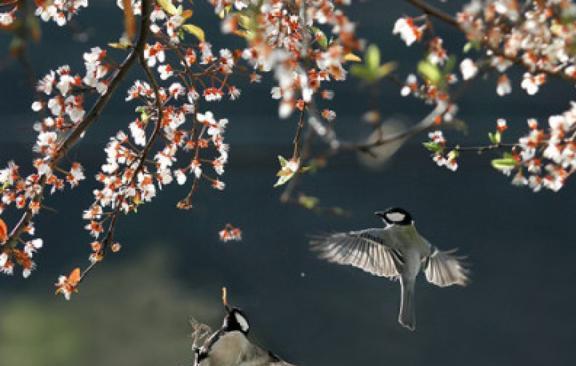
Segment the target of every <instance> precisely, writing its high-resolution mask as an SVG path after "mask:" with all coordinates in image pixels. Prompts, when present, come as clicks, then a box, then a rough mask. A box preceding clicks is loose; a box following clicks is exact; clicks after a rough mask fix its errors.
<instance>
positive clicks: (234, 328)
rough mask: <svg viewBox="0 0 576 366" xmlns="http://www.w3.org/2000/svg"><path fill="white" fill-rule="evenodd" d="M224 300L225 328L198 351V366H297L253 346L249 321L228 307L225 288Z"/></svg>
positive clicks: (238, 310)
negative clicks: (249, 333)
mask: <svg viewBox="0 0 576 366" xmlns="http://www.w3.org/2000/svg"><path fill="white" fill-rule="evenodd" d="M222 300H223V303H224V308H225V309H226V316H225V317H224V321H223V323H222V326H221V328H220V329H219V330H218V331H216V332H215V333H214V334H212V335H211V336H210V337H209V338H207V340H206V342H205V343H204V345H203V346H202V347H200V348H197V349H196V350H195V352H196V362H195V366H294V365H291V364H289V363H287V362H284V361H282V360H281V359H280V358H279V357H278V356H276V355H275V354H274V353H272V352H270V351H266V350H263V349H262V348H260V347H258V346H257V345H255V344H253V343H252V342H250V340H249V339H248V337H247V336H248V332H249V331H250V324H249V322H248V318H247V317H246V314H244V312H243V311H242V310H240V309H238V308H236V307H231V306H229V305H228V302H227V299H226V289H225V288H224V289H223V294H222Z"/></svg>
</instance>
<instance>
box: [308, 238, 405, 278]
mask: <svg viewBox="0 0 576 366" xmlns="http://www.w3.org/2000/svg"><path fill="white" fill-rule="evenodd" d="M389 241H390V239H389V238H388V235H387V233H386V230H385V229H366V230H360V231H351V232H347V233H337V234H332V235H328V236H324V237H319V238H316V239H315V240H313V241H311V242H310V244H311V245H312V249H313V250H314V251H316V252H318V253H319V257H320V258H322V259H325V260H327V261H329V262H333V263H338V264H344V265H351V266H354V267H357V268H360V269H362V270H364V271H366V272H368V273H371V274H373V275H376V276H381V277H397V276H398V275H399V273H398V268H397V267H398V266H397V262H398V260H397V259H396V257H398V255H397V254H395V253H394V250H393V249H392V248H391V247H390V246H389Z"/></svg>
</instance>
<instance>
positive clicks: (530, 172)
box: [493, 102, 576, 192]
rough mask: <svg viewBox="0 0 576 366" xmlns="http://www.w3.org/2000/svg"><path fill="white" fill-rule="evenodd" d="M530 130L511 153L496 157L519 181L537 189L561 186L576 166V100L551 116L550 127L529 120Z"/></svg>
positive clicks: (515, 181) (506, 172) (505, 171)
mask: <svg viewBox="0 0 576 366" xmlns="http://www.w3.org/2000/svg"><path fill="white" fill-rule="evenodd" d="M528 127H529V133H528V134H527V135H526V136H523V137H521V138H520V139H519V140H518V143H517V145H516V147H515V148H514V149H513V150H512V153H511V154H505V156H504V157H503V158H502V159H496V160H494V161H493V165H495V167H497V168H498V169H499V170H501V171H502V172H503V173H505V174H511V173H514V177H513V180H512V183H513V184H516V185H527V186H529V187H530V188H531V189H532V190H534V191H536V192H537V191H539V190H541V189H542V188H547V189H550V190H553V191H558V190H560V189H561V188H562V187H563V186H564V183H565V182H566V179H568V177H570V176H571V175H572V174H573V173H574V171H575V170H576V103H574V102H573V103H572V105H571V108H570V109H569V110H567V111H566V112H564V113H563V114H561V115H555V116H550V117H549V118H548V127H547V128H540V127H539V125H538V122H537V121H536V120H535V119H529V120H528Z"/></svg>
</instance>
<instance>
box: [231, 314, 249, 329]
mask: <svg viewBox="0 0 576 366" xmlns="http://www.w3.org/2000/svg"><path fill="white" fill-rule="evenodd" d="M234 317H235V318H236V321H237V322H238V324H239V325H240V328H241V329H242V331H243V332H247V331H248V329H250V326H249V325H248V320H246V318H245V317H243V316H242V315H240V314H238V313H235V314H234Z"/></svg>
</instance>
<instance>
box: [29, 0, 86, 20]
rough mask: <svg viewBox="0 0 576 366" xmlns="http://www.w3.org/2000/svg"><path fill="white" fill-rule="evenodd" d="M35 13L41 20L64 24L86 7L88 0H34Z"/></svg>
mask: <svg viewBox="0 0 576 366" xmlns="http://www.w3.org/2000/svg"><path fill="white" fill-rule="evenodd" d="M36 5H37V8H36V15H37V16H39V17H40V18H41V19H42V20H43V21H45V22H48V21H50V20H52V21H54V22H55V23H56V24H58V25H59V26H64V25H66V23H68V21H70V19H71V18H72V17H73V16H74V15H76V14H77V13H78V11H79V10H80V9H81V8H87V7H88V0H52V1H50V0H42V1H36Z"/></svg>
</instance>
